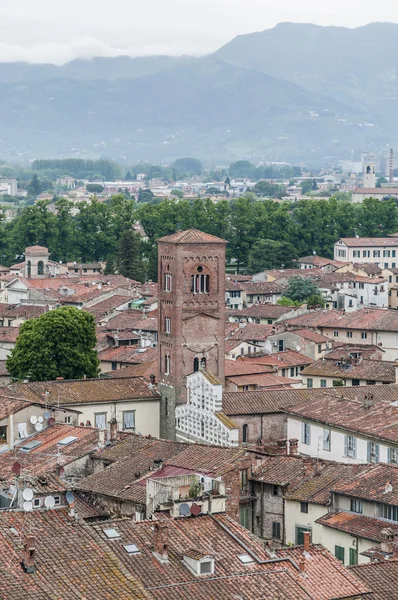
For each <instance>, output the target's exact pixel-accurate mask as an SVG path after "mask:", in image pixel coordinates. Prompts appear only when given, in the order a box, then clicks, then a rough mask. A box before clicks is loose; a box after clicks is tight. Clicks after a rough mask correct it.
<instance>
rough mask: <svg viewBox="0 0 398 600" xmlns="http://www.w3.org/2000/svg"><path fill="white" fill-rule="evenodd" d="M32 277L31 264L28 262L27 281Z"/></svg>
mask: <svg viewBox="0 0 398 600" xmlns="http://www.w3.org/2000/svg"><path fill="white" fill-rule="evenodd" d="M31 277H32V263H31V262H30V260H28V279H30V278H31Z"/></svg>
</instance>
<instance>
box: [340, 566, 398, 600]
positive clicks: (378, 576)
mask: <svg viewBox="0 0 398 600" xmlns="http://www.w3.org/2000/svg"><path fill="white" fill-rule="evenodd" d="M350 571H351V572H352V573H354V575H355V577H356V578H357V579H359V580H360V581H362V583H363V585H364V586H365V587H367V588H368V590H371V593H370V594H369V595H367V596H366V600H387V599H389V600H395V599H396V598H397V597H398V596H397V590H398V561H397V560H392V561H386V562H382V563H368V564H364V565H356V566H355V567H351V568H350Z"/></svg>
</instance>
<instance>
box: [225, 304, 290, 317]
mask: <svg viewBox="0 0 398 600" xmlns="http://www.w3.org/2000/svg"><path fill="white" fill-rule="evenodd" d="M292 310H293V311H294V307H293V308H292V307H291V306H278V305H276V304H253V306H250V307H249V308H244V309H243V310H230V309H227V313H228V314H229V315H231V316H232V317H255V318H258V319H260V318H261V319H279V318H280V317H282V316H283V315H285V314H286V313H290V312H291V311H292Z"/></svg>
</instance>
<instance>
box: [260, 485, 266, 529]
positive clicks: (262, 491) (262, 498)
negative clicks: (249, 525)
mask: <svg viewBox="0 0 398 600" xmlns="http://www.w3.org/2000/svg"><path fill="white" fill-rule="evenodd" d="M264 485H265V484H264V481H262V482H261V537H262V538H263V537H264Z"/></svg>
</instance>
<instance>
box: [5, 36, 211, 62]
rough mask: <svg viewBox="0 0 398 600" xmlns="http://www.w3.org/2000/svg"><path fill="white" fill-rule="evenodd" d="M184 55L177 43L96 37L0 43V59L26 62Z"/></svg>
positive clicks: (193, 52)
mask: <svg viewBox="0 0 398 600" xmlns="http://www.w3.org/2000/svg"><path fill="white" fill-rule="evenodd" d="M212 49H213V48H203V47H202V48H190V49H189V54H190V55H201V54H205V53H206V52H210V51H211V50H212ZM182 54H186V46H185V47H184V46H183V45H181V47H179V45H175V44H173V46H168V45H167V44H159V45H137V46H125V47H114V46H112V45H109V44H106V43H104V42H102V41H101V40H99V39H98V38H96V37H92V36H84V37H79V38H76V39H74V40H72V41H71V42H68V43H62V42H44V43H40V44H31V45H29V46H22V45H19V44H11V43H5V42H0V62H3V63H4V62H16V61H23V62H30V63H52V64H55V65H63V64H65V63H67V62H69V61H71V60H74V59H75V58H85V59H90V58H94V57H114V56H131V57H137V56H154V55H171V56H179V55H182Z"/></svg>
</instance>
